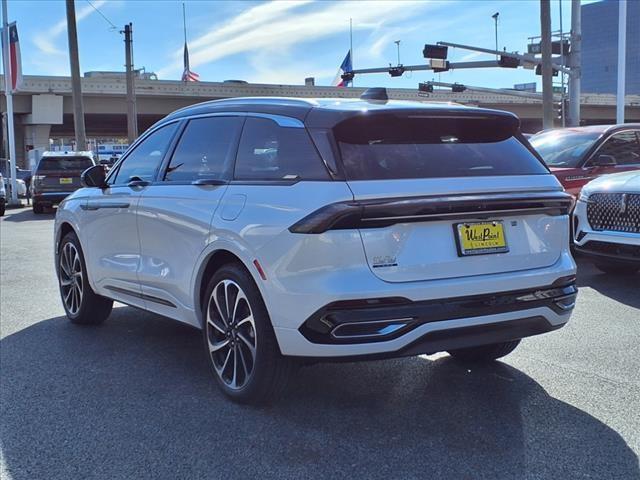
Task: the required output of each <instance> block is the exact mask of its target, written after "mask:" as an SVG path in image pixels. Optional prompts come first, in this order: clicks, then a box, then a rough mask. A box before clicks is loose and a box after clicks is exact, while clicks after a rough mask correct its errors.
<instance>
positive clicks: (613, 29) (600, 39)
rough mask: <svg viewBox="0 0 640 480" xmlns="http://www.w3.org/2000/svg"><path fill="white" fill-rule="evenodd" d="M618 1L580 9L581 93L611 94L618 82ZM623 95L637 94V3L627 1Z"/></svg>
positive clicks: (639, 67) (639, 58) (639, 41)
mask: <svg viewBox="0 0 640 480" xmlns="http://www.w3.org/2000/svg"><path fill="white" fill-rule="evenodd" d="M619 5H620V4H619V2H618V0H602V1H600V2H594V3H588V4H583V5H582V92H583V93H612V94H615V93H616V90H617V78H618V9H619ZM626 57H627V64H626V75H625V77H626V94H627V95H638V94H640V0H628V1H627V49H626Z"/></svg>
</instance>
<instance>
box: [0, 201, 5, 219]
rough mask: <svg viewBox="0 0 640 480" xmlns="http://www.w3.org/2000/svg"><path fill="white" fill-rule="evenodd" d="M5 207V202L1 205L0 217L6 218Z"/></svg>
mask: <svg viewBox="0 0 640 480" xmlns="http://www.w3.org/2000/svg"><path fill="white" fill-rule="evenodd" d="M5 209H6V207H5V205H4V202H2V203H0V217H4V212H5Z"/></svg>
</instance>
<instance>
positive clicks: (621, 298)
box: [576, 257, 640, 308]
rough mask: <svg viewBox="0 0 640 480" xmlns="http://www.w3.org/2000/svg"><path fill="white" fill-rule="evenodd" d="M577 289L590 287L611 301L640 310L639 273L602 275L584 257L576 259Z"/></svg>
mask: <svg viewBox="0 0 640 480" xmlns="http://www.w3.org/2000/svg"><path fill="white" fill-rule="evenodd" d="M576 262H577V264H578V280H577V284H578V287H590V288H593V289H594V290H597V291H598V292H600V293H601V294H602V295H605V296H607V297H609V298H611V299H613V300H616V301H618V302H620V303H624V304H625V305H629V306H630V307H634V308H640V273H633V274H630V275H623V274H617V275H614V274H611V273H603V272H601V271H600V270H598V269H597V268H596V267H595V266H594V265H593V262H591V261H589V259H587V258H584V257H579V258H576Z"/></svg>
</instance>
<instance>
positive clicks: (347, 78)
mask: <svg viewBox="0 0 640 480" xmlns="http://www.w3.org/2000/svg"><path fill="white" fill-rule="evenodd" d="M353 77H355V74H354V73H353V72H344V73H343V74H342V75H340V78H342V80H344V81H345V82H351V81H352V80H353Z"/></svg>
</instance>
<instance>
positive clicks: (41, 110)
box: [0, 75, 640, 164]
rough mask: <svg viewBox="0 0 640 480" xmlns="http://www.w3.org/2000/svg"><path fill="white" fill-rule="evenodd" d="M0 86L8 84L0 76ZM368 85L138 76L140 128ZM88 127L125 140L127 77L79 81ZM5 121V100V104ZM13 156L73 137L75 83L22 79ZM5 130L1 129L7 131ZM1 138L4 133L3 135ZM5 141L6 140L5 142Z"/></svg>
mask: <svg viewBox="0 0 640 480" xmlns="http://www.w3.org/2000/svg"><path fill="white" fill-rule="evenodd" d="M0 85H2V87H4V79H3V78H2V76H0ZM364 90H365V88H355V87H354V88H336V87H324V86H305V85H272V84H252V83H236V82H193V83H184V82H181V81H172V80H142V79H136V98H137V110H138V131H139V132H143V131H144V130H145V129H147V128H148V127H149V126H150V125H152V124H153V123H154V122H156V121H157V120H159V119H160V118H162V117H163V116H164V115H166V114H168V113H169V112H172V111H173V110H176V109H178V108H182V107H185V106H188V105H192V104H194V103H198V102H203V101H206V100H215V99H220V98H230V97H242V96H278V97H307V98H314V97H316V98H356V97H359V96H360V95H361V93H362V92H363V91H364ZM388 92H389V95H390V97H391V98H392V99H396V100H414V101H453V102H457V103H461V104H465V105H474V106H480V107H487V108H497V109H501V110H507V111H510V112H513V113H515V114H516V115H518V116H519V117H520V119H521V121H522V128H523V130H524V131H525V132H535V131H537V130H539V129H541V126H542V122H541V118H542V102H541V100H538V99H532V98H522V97H514V96H510V95H502V94H491V93H484V92H473V91H469V90H467V91H465V92H462V93H452V92H450V91H438V90H436V91H435V92H433V93H430V94H428V95H424V94H418V90H417V89H402V88H390V89H388ZM82 94H83V100H84V110H85V124H86V129H87V136H88V137H89V138H113V137H126V135H127V121H126V111H127V107H126V98H125V96H126V82H125V79H124V78H117V77H116V78H113V77H109V78H95V77H84V78H82ZM581 102H582V119H583V121H584V122H585V123H587V124H596V123H613V122H614V121H615V108H616V100H615V96H614V95H605V94H583V95H582V99H581ZM626 103H627V110H626V116H627V121H634V122H640V95H635V96H627V98H626ZM0 106H1V107H2V112H3V118H4V117H5V116H6V115H5V112H6V104H5V98H4V96H2V100H1V103H0ZM14 116H15V126H16V130H15V131H16V156H17V157H18V164H23V163H24V158H25V156H26V152H27V151H28V150H29V149H32V148H37V149H43V150H46V149H48V148H49V139H50V138H53V139H56V138H73V136H74V130H73V105H72V98H71V78H70V77H53V76H29V75H27V76H25V77H24V82H23V85H22V88H21V91H20V92H18V93H16V94H15V95H14ZM5 131H6V129H4V128H3V129H2V132H5ZM3 138H4V135H3ZM3 143H4V142H3Z"/></svg>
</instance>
